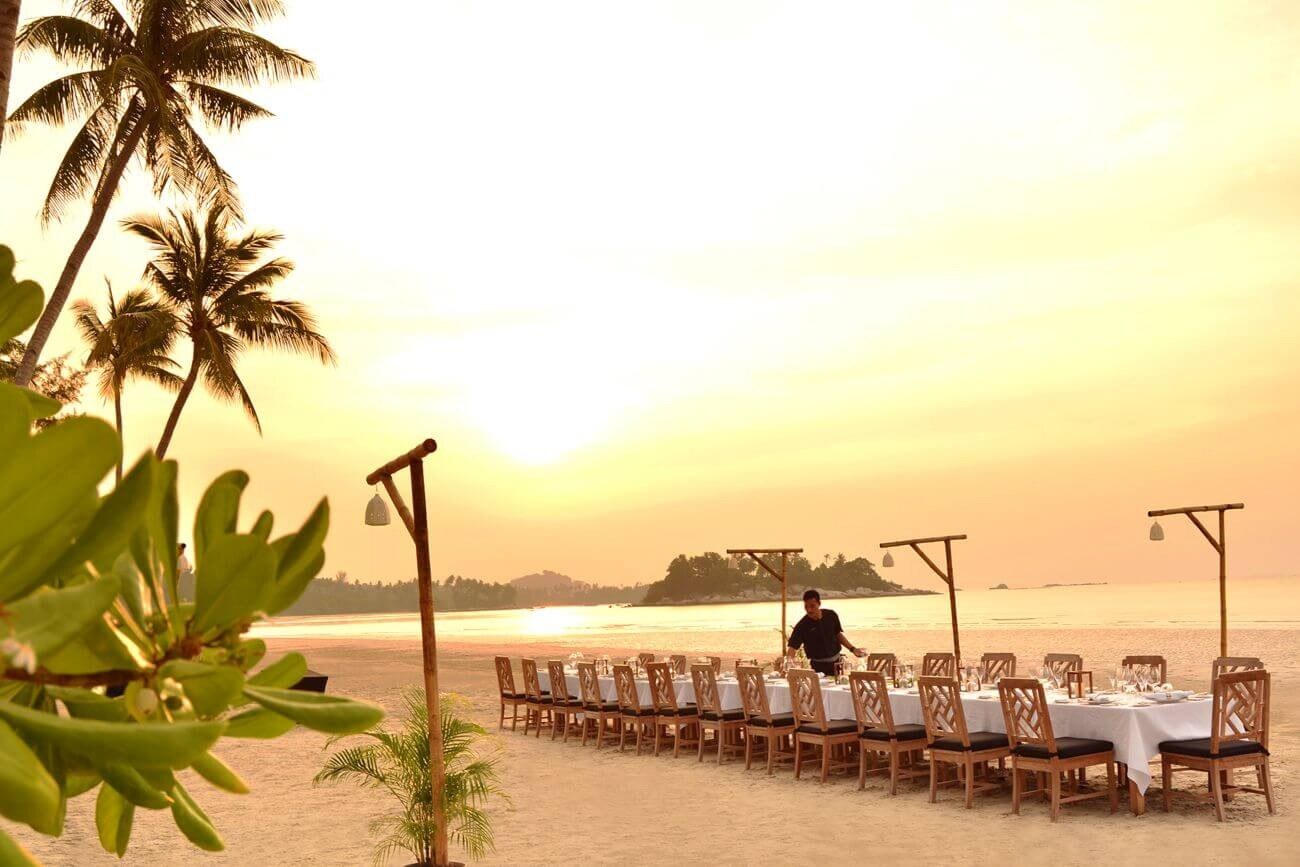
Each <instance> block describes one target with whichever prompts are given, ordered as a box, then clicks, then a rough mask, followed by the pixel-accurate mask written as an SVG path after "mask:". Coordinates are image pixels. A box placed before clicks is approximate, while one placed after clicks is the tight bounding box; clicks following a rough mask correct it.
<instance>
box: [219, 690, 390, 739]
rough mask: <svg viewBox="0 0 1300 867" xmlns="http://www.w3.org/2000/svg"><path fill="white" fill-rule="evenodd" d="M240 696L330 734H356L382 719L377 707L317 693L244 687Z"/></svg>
mask: <svg viewBox="0 0 1300 867" xmlns="http://www.w3.org/2000/svg"><path fill="white" fill-rule="evenodd" d="M244 696H245V697H246V698H247V699H248V700H249V701H254V702H257V703H258V704H260V705H261V706H262V707H264V708H266V709H267V710H270V711H274V712H275V713H278V714H280V715H281V716H283V717H287V718H288V719H291V720H293V721H294V722H296V723H299V724H300V725H304V726H306V727H307V728H309V729H315V730H316V731H318V732H325V733H327V734H332V735H351V734H357V733H358V732H363V731H365V730H366V729H368V728H370V727H372V726H373V725H375V724H376V723H378V722H379V721H380V720H381V719H383V718H384V712H383V710H382V709H381V708H380V707H379V706H378V705H373V704H370V703H369V702H362V701H356V700H355V699H350V698H343V697H342V696H335V695H325V694H324V693H319V692H303V691H301V690H295V689H278V688H276V687H270V686H250V685H248V684H245V685H244Z"/></svg>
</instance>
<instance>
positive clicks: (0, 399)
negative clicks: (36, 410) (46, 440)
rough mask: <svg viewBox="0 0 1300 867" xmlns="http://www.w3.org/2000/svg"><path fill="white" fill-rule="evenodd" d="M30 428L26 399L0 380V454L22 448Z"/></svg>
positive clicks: (15, 389) (29, 433)
mask: <svg viewBox="0 0 1300 867" xmlns="http://www.w3.org/2000/svg"><path fill="white" fill-rule="evenodd" d="M31 428H32V423H31V419H30V417H29V416H28V414H27V401H26V400H25V399H24V398H23V395H22V393H21V392H20V391H19V390H18V389H17V388H14V387H13V386H12V385H9V384H8V383H3V382H0V455H3V454H11V453H12V452H13V451H14V449H18V448H22V445H23V443H25V442H26V441H27V439H28V438H29V437H31Z"/></svg>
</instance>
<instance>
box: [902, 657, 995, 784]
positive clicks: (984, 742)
mask: <svg viewBox="0 0 1300 867" xmlns="http://www.w3.org/2000/svg"><path fill="white" fill-rule="evenodd" d="M918 685H919V686H920V694H921V713H922V714H923V715H924V717H925V736H926V739H927V740H928V741H929V749H930V803H931V804H933V803H934V802H935V801H936V800H938V796H939V786H941V785H942V786H950V785H954V784H959V783H960V782H961V778H958V779H954V780H944V781H942V782H941V781H940V780H939V776H940V770H941V769H942V766H943V765H944V764H949V765H953V766H955V767H957V768H960V769H961V770H962V771H964V775H963V776H964V779H965V781H966V809H968V810H969V809H970V808H971V806H972V805H973V804H974V801H975V794H976V793H977V792H988V791H992V790H994V789H997V788H999V787H1000V784H999V783H996V782H992V781H991V780H990V779H989V778H988V777H987V776H986V777H985V779H984V782H982V783H980V784H979V785H978V786H977V785H976V783H975V771H976V769H977V768H983V767H984V763H985V762H989V761H993V760H995V759H996V760H1001V759H1005V758H1006V757H1007V756H1009V755H1010V754H1011V748H1010V746H1009V745H1008V742H1007V736H1006V735H1004V734H1001V733H999V732H978V731H977V732H972V731H970V730H969V729H967V728H966V713H965V711H964V710H963V709H962V706H961V690H960V688H959V687H958V685H957V681H955V680H953V679H952V678H951V677H925V676H922V677H921V678H920V680H919V681H918Z"/></svg>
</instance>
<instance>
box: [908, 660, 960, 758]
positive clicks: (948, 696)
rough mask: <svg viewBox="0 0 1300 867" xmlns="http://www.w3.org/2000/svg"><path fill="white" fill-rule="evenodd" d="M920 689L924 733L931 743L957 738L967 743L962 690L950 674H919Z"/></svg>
mask: <svg viewBox="0 0 1300 867" xmlns="http://www.w3.org/2000/svg"><path fill="white" fill-rule="evenodd" d="M917 683H918V685H919V686H920V692H921V713H922V715H923V716H924V717H925V736H926V738H927V739H929V741H930V742H931V743H933V742H934V741H936V740H938V739H939V738H946V737H952V736H955V737H958V738H961V742H962V743H963V744H964V745H966V746H970V735H969V733H968V732H967V731H966V714H965V713H964V712H963V711H962V707H961V690H960V687H959V686H958V684H957V681H955V680H953V679H952V678H950V677H931V676H926V675H922V676H921V678H920V679H919V680H918V681H917Z"/></svg>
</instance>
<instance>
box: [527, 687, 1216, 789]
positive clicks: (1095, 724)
mask: <svg viewBox="0 0 1300 867" xmlns="http://www.w3.org/2000/svg"><path fill="white" fill-rule="evenodd" d="M537 676H538V679H539V680H540V681H541V685H542V689H550V678H549V677H547V673H546V672H545V671H538V673H537ZM565 680H566V681H567V682H568V688H569V695H571V696H573V697H575V698H578V697H581V691H580V687H579V684H578V676H577V674H566V677H565ZM766 683H767V701H768V705H769V706H770V708H771V710H772V713H774V714H785V713H790V707H791V706H790V685H789V683H788V682H787V681H786V680H785V679H779V680H775V679H774V680H768V681H766ZM674 690H675V691H676V693H677V702H678V704H687V703H691V702H694V701H695V687H694V685H693V684H692V683H691V679H690V678H689V677H687V678H684V679H681V678H679V679H677V680H676V681H675V682H674ZM600 693H601V698H603V699H604V700H606V701H616V700H617V697H618V693H617V691H616V690H615V688H614V678H612V677H601V678H600ZM637 695H638V698H639V699H640V701H641V706H642V707H652V706H653V704H652V702H651V700H650V684H649V682H648V681H646V680H645V679H644V678H640V679H638V680H637ZM718 698H719V700H720V701H721V703H722V707H723V708H724V709H726V710H739V709H740V708H741V707H743V703H742V702H741V699H740V685H739V683H737V681H736V680H735V679H734V678H732V677H727V676H724V677H720V678H718ZM961 699H962V701H961V703H962V709H963V711H964V712H965V714H966V727H967V729H968V730H970V731H973V732H976V731H989V732H1005V731H1006V730H1007V729H1006V725H1005V724H1004V720H1003V717H1002V705H1001V704H1000V703H999V702H998V699H997V691H996V690H985V691H983V692H978V693H975V692H964V693H962V694H961ZM1134 700H1135V699H1134V697H1132V696H1123V697H1121V699H1120V701H1121V703H1119V704H1115V705H1089V704H1077V703H1070V704H1062V703H1057V702H1055V701H1053V699H1052V697H1051V696H1050V695H1049V697H1048V702H1049V703H1050V710H1051V717H1052V732H1053V733H1054V734H1055V735H1056V736H1057V737H1058V738H1063V737H1071V738H1095V739H1097V740H1104V741H1110V742H1111V743H1113V744H1114V745H1115V758H1116V760H1117V761H1121V762H1124V763H1125V764H1126V765H1128V777H1129V780H1131V781H1132V782H1133V783H1134V785H1136V786H1137V789H1138V791H1140V792H1142V793H1143V794H1145V793H1146V790H1147V787H1148V786H1149V785H1151V772H1150V769H1149V767H1148V766H1147V763H1148V762H1149V761H1150V760H1151V759H1153V758H1155V757H1156V756H1158V755H1159V754H1160V747H1159V745H1160V742H1161V741H1176V740H1184V739H1186V738H1205V737H1209V736H1210V726H1211V719H1210V711H1211V702H1210V700H1209V699H1205V700H1203V701H1181V702H1177V703H1174V704H1163V705H1162V704H1153V705H1149V706H1145V707H1143V706H1135V705H1133V704H1132V702H1133V701H1134ZM822 704H823V705H824V706H825V708H826V718H827V719H831V720H834V719H853V718H854V716H853V698H852V696H851V695H850V694H849V688H848V687H847V686H829V685H828V686H823V687H822ZM889 704H890V707H891V708H892V710H893V713H894V723H895V724H896V725H902V724H905V723H918V724H924V722H925V718H924V717H923V716H922V714H921V698H920V696H919V695H918V694H917V693H916V692H914V691H911V690H901V689H891V690H890V691H889Z"/></svg>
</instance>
